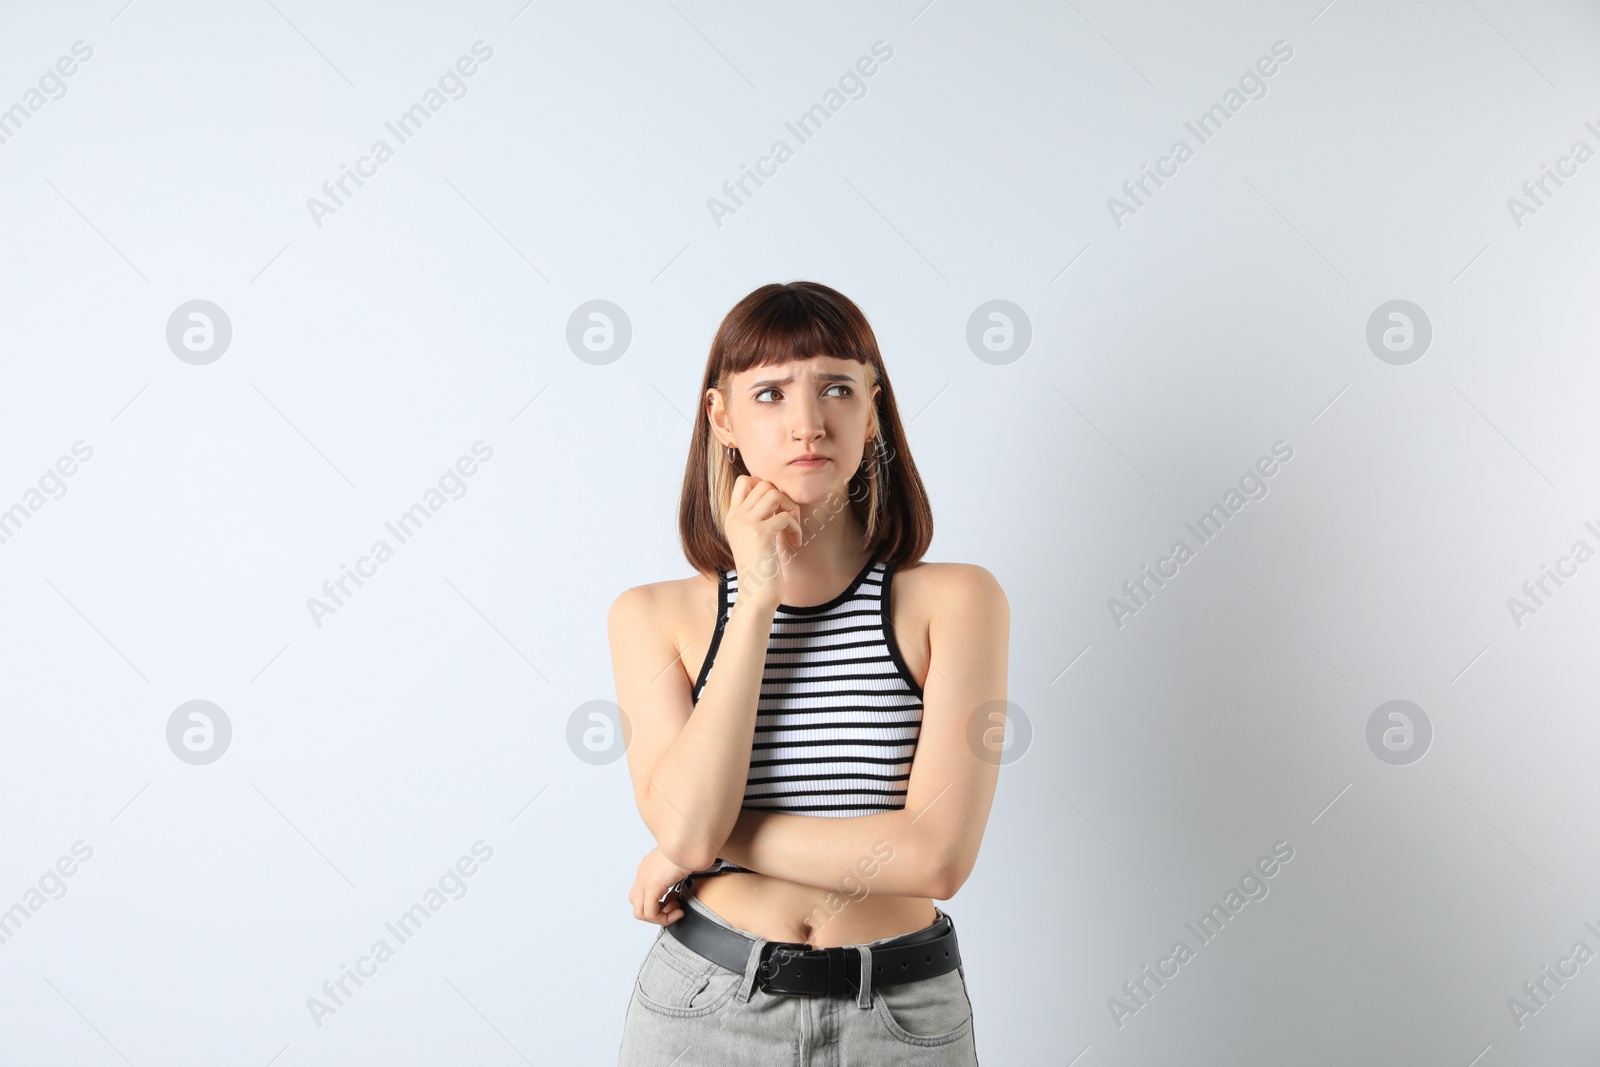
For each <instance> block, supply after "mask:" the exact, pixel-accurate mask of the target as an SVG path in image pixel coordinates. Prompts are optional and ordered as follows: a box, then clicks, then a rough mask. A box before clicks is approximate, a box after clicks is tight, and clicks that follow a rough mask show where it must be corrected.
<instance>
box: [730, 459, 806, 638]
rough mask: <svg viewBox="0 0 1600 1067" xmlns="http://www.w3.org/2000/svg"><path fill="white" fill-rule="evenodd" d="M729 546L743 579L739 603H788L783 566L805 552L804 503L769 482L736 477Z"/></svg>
mask: <svg viewBox="0 0 1600 1067" xmlns="http://www.w3.org/2000/svg"><path fill="white" fill-rule="evenodd" d="M725 524H726V527H727V537H728V547H729V548H730V549H732V550H733V565H734V569H735V570H736V571H737V572H738V575H739V599H740V600H746V599H747V598H748V602H749V603H754V604H760V605H763V606H768V607H776V606H777V605H778V604H780V603H782V602H783V568H782V567H780V566H779V564H780V563H781V562H783V561H786V560H788V559H789V558H790V557H792V556H793V555H794V553H795V552H796V551H798V550H799V548H800V541H801V538H802V537H803V536H804V529H803V528H802V527H801V525H800V505H798V504H796V503H795V502H794V501H793V500H792V499H790V498H789V495H788V494H787V493H785V492H784V491H783V490H781V489H779V488H778V487H777V486H776V485H773V484H772V483H771V482H769V481H765V480H763V479H761V478H757V477H754V476H753V475H749V474H741V475H739V476H738V477H737V478H735V479H734V482H733V497H732V500H731V502H730V504H729V507H728V516H727V519H726V523H725Z"/></svg>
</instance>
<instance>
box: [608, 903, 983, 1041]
mask: <svg viewBox="0 0 1600 1067" xmlns="http://www.w3.org/2000/svg"><path fill="white" fill-rule="evenodd" d="M687 906H688V907H691V908H693V909H695V910H696V911H698V912H699V913H700V914H702V915H704V916H706V917H707V918H709V919H712V920H713V921H715V922H717V923H719V924H721V925H722V926H726V927H728V929H730V930H737V929H738V927H735V926H733V925H731V924H730V923H729V922H728V921H727V920H726V919H724V918H723V917H722V916H720V915H718V914H717V913H716V912H714V911H712V910H711V909H710V908H708V907H706V906H705V905H704V904H703V903H701V902H700V900H699V899H698V898H696V897H694V896H690V897H689V899H688V901H687ZM935 910H937V909H935ZM940 914H941V915H942V914H943V913H942V912H941V913H940ZM739 932H740V933H742V934H744V935H745V936H746V937H748V938H751V939H752V940H757V941H760V940H763V939H762V938H759V937H757V935H755V934H753V933H751V932H749V931H748V930H739ZM892 940H894V939H893V938H888V937H886V938H882V939H881V940H878V941H869V942H867V943H866V944H865V945H864V946H863V945H855V946H851V947H854V948H866V949H871V948H872V947H874V946H877V945H882V944H884V943H885V942H888V941H892ZM867 978H868V980H867V982H866V983H865V984H864V985H863V988H862V989H861V993H860V996H851V997H804V996H789V995H787V994H783V993H767V992H764V991H763V990H762V989H761V988H760V987H759V986H757V985H756V984H755V977H754V973H753V971H752V973H750V974H747V975H741V974H739V973H738V972H737V971H730V970H728V969H727V968H726V967H723V966H721V965H719V964H717V963H714V962H712V961H711V960H708V959H706V958H705V957H704V956H702V955H700V954H699V953H698V952H695V951H694V950H692V949H690V948H689V947H688V946H686V945H684V944H683V943H682V942H680V941H679V940H678V939H677V938H676V937H673V936H672V935H671V934H669V933H668V932H667V931H666V928H665V927H663V928H662V930H661V931H660V933H658V934H657V935H656V940H655V942H654V943H653V944H652V945H651V946H650V951H649V952H648V953H646V954H645V958H644V963H643V965H641V966H640V968H639V976H638V978H637V979H636V980H635V982H634V984H633V999H632V1000H631V1001H630V1002H629V1004H628V1013H627V1017H626V1019H625V1020H624V1022H623V1024H622V1050H621V1053H620V1055H619V1056H618V1057H617V1064H618V1067H669V1065H670V1067H749V1065H751V1064H766V1065H772V1067H779V1065H782V1067H790V1065H794V1067H810V1065H822V1064H826V1065H828V1067H891V1065H894V1064H917V1065H918V1067H976V1065H977V1063H978V1051H977V1046H976V1044H975V1043H974V1041H973V1033H972V1001H971V1000H969V999H968V997H967V974H966V969H965V967H961V968H958V969H956V970H954V971H950V972H948V973H946V974H941V975H939V976H938V977H936V978H925V979H923V980H922V981H920V982H903V983H898V984H894V985H884V986H879V987H878V988H873V987H872V985H871V977H870V970H869V971H868V975H867Z"/></svg>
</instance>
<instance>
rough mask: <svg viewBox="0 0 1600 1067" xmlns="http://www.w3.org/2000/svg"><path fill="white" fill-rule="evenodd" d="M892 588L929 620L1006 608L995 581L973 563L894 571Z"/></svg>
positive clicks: (1004, 595)
mask: <svg viewBox="0 0 1600 1067" xmlns="http://www.w3.org/2000/svg"><path fill="white" fill-rule="evenodd" d="M894 589H895V593H896V594H897V595H899V596H903V597H904V598H905V599H906V600H907V601H914V602H916V604H917V605H918V606H919V607H920V608H921V609H922V612H921V613H923V614H925V615H926V616H927V617H928V618H930V619H932V618H938V617H941V616H946V615H949V614H951V613H966V612H971V611H975V610H977V611H987V612H993V611H1002V612H1003V611H1006V610H1008V608H1009V604H1008V602H1007V600H1006V594H1005V590H1004V589H1002V588H1000V582H999V580H998V579H996V578H995V576H994V575H993V574H991V573H989V571H988V570H987V569H985V568H983V567H980V566H978V565H977V564H976V563H918V564H915V565H914V566H909V567H906V568H905V569H904V570H899V571H896V572H895V577H894Z"/></svg>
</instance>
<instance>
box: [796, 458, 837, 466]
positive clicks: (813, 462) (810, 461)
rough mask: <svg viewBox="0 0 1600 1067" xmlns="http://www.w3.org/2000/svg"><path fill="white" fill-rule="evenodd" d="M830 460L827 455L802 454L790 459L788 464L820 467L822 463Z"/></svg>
mask: <svg viewBox="0 0 1600 1067" xmlns="http://www.w3.org/2000/svg"><path fill="white" fill-rule="evenodd" d="M831 462H832V460H830V459H828V457H827V456H802V457H801V458H799V459H791V460H790V461H789V465H790V466H791V467H820V466H822V465H823V464H824V463H831Z"/></svg>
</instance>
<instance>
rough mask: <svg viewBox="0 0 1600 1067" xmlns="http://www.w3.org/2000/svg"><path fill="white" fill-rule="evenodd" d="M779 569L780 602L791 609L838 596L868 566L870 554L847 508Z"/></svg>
mask: <svg viewBox="0 0 1600 1067" xmlns="http://www.w3.org/2000/svg"><path fill="white" fill-rule="evenodd" d="M807 532H808V533H809V534H811V536H810V539H809V540H807V541H805V542H804V543H803V544H802V545H801V546H800V549H799V550H798V551H797V552H795V553H794V554H793V555H792V556H790V557H789V558H788V559H787V561H785V562H782V563H780V564H779V566H780V567H781V568H782V570H783V602H784V603H785V604H788V605H790V606H791V607H806V606H809V605H813V604H823V603H826V602H827V601H829V600H831V599H832V598H833V597H835V596H838V595H839V592H840V590H842V589H843V588H844V587H845V585H846V584H848V583H849V582H850V580H851V579H853V578H854V577H855V576H856V575H857V574H859V573H861V569H862V568H863V567H865V566H866V565H867V559H868V557H869V555H870V553H869V552H868V551H867V549H866V546H865V545H864V544H863V541H864V540H865V539H864V537H863V531H862V529H861V523H860V522H859V521H857V519H856V517H855V515H854V514H852V513H851V511H850V509H849V508H848V507H847V508H845V509H844V510H843V511H842V512H840V513H839V515H838V516H837V517H836V518H835V519H834V520H833V521H832V522H829V523H827V524H825V525H824V526H823V527H822V528H821V529H820V530H816V531H815V532H814V533H813V532H812V531H809V530H808V531H807Z"/></svg>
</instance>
